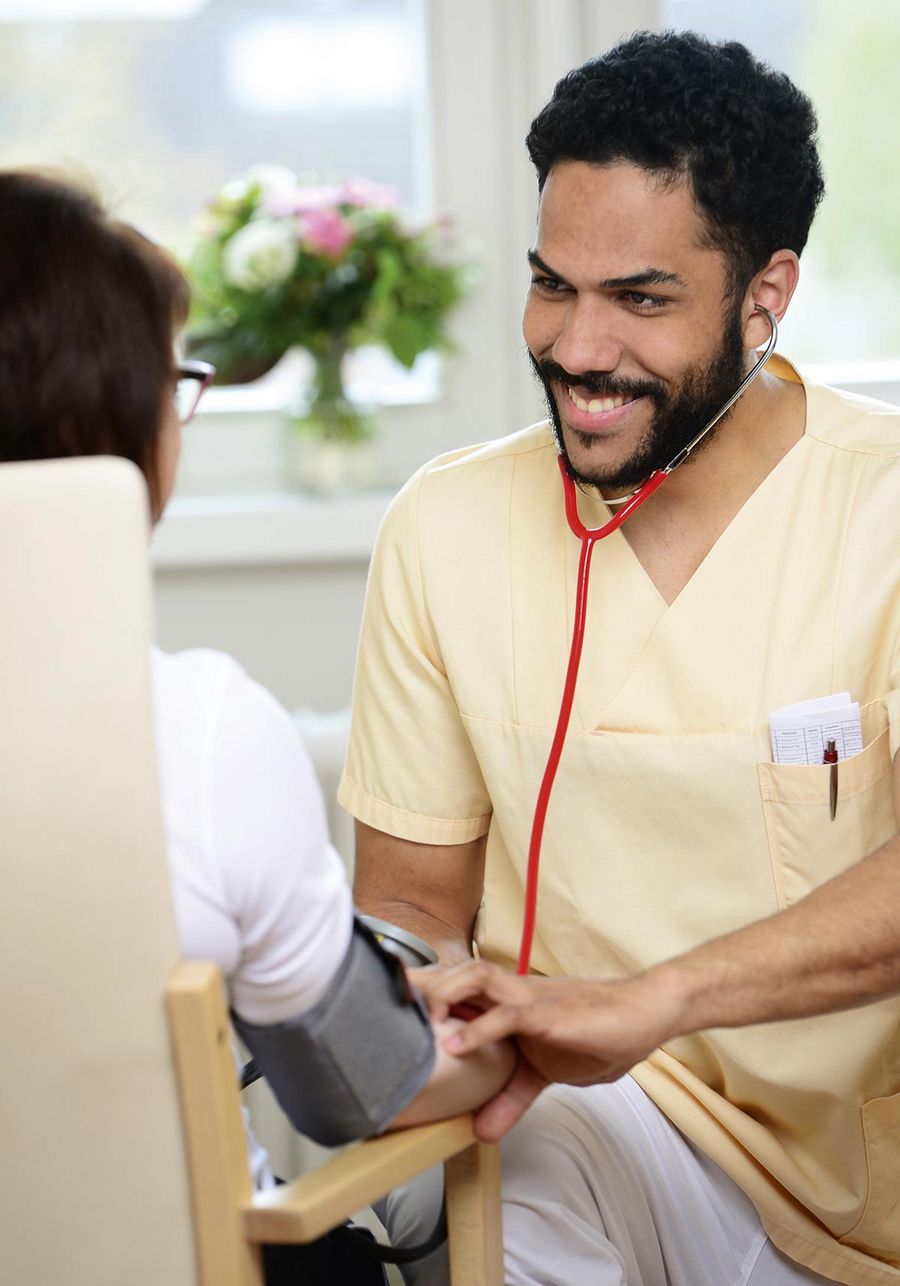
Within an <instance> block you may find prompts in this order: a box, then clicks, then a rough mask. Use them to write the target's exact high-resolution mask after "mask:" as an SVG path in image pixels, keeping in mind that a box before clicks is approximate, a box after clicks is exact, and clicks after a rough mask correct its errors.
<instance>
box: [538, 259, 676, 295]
mask: <svg viewBox="0 0 900 1286" xmlns="http://www.w3.org/2000/svg"><path fill="white" fill-rule="evenodd" d="M528 262H529V263H530V264H531V266H532V268H540V270H541V272H545V273H546V274H547V276H548V277H555V278H556V280H557V281H563V280H564V278H562V277H561V276H560V275H559V273H558V272H556V270H555V269H553V268H551V267H550V265H549V264H548V263H545V262H544V260H543V259H542V258H541V256H540V255H539V254H538V253H537V251H536V250H529V251H528ZM597 286H598V287H599V289H600V290H638V289H640V287H642V286H680V287H681V288H682V289H686V288H687V282H686V281H684V279H683V278H681V277H679V276H678V274H677V273H674V272H667V271H666V270H665V269H664V268H645V269H644V270H643V272H636V273H633V274H632V275H631V276H630V277H607V278H606V280H605V281H598V282H597Z"/></svg>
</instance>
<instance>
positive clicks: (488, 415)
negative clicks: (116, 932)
mask: <svg viewBox="0 0 900 1286" xmlns="http://www.w3.org/2000/svg"><path fill="white" fill-rule="evenodd" d="M664 26H672V27H691V28H694V29H696V30H700V31H702V32H705V33H707V34H709V35H711V36H713V37H717V38H719V37H734V38H737V39H740V40H742V41H744V42H746V43H747V44H748V45H749V46H750V47H751V48H752V49H753V50H754V51H755V52H756V53H757V54H758V55H761V56H762V57H763V58H765V59H766V60H767V61H769V62H770V63H772V64H773V65H774V66H776V67H779V68H783V69H784V70H785V71H787V72H788V73H789V74H790V75H791V76H792V77H793V78H794V79H795V80H796V81H797V82H798V83H799V84H800V85H801V86H802V87H803V88H804V89H806V90H807V91H808V92H809V93H810V94H811V95H812V97H813V99H814V101H815V103H816V105H817V107H818V110H819V115H820V121H821V141H822V152H823V158H824V163H825V169H826V175H827V180H828V185H829V194H828V196H827V198H826V201H825V204H824V207H823V209H822V210H821V213H820V215H819V218H818V221H817V223H816V225H815V228H814V230H813V236H812V241H811V244H810V246H809V249H808V251H807V253H806V254H805V255H804V260H803V277H802V283H801V287H800V291H799V293H798V295H797V297H796V300H795V303H794V305H793V308H792V312H791V316H790V317H789V319H788V321H787V323H786V324H785V326H784V329H783V339H782V349H783V350H784V351H785V352H786V353H788V354H789V355H791V356H792V357H793V358H794V359H795V360H796V361H798V362H800V363H801V364H803V365H804V366H807V367H809V366H810V365H811V366H812V367H813V368H814V369H815V372H816V373H817V374H823V373H824V374H825V375H826V376H827V377H828V378H830V379H831V380H832V382H835V383H844V384H848V385H851V386H853V387H860V388H869V389H872V390H874V391H876V392H878V393H879V394H881V395H883V396H891V397H892V396H894V392H895V389H896V388H897V384H896V380H897V379H898V377H900V291H898V289H897V286H898V281H900V238H898V237H897V235H896V232H895V227H894V224H895V217H896V211H897V210H898V209H900V149H897V148H896V147H895V146H893V139H892V137H891V135H892V132H893V131H892V126H893V123H894V122H895V121H896V120H897V119H898V116H900V80H898V78H897V76H896V67H897V65H898V62H900V5H897V4H896V2H895V0H857V2H856V3H854V4H853V5H850V4H848V3H846V2H845V0H757V3H755V4H754V5H752V6H737V5H723V4H721V3H717V0H630V2H623V0H255V2H254V3H251V2H250V0H0V69H2V76H0V85H2V91H0V114H2V116H0V122H2V128H0V162H2V164H4V165H11V164H16V163H28V164H32V163H35V162H50V163H54V164H59V165H63V166H66V167H67V168H69V169H75V170H77V171H81V172H85V173H87V174H89V175H91V176H92V177H93V179H94V180H95V181H96V183H97V185H98V186H99V188H100V190H101V192H102V193H103V195H104V196H105V197H106V199H107V200H108V201H109V202H111V203H112V204H113V206H114V207H115V208H116V209H117V210H118V211H120V213H121V215H122V217H123V218H127V219H129V220H132V221H134V222H136V223H137V224H138V225H139V226H140V227H142V228H143V229H144V230H145V231H146V232H148V233H149V234H150V235H151V236H153V237H155V238H157V239H159V240H162V241H164V242H166V243H167V244H169V245H171V246H173V247H175V248H176V249H183V248H184V247H186V245H187V244H188V240H189V237H190V233H191V228H192V226H193V225H194V224H195V222H196V219H197V216H198V213H199V212H200V211H201V210H202V208H203V206H204V203H205V202H206V201H207V200H208V198H209V197H210V196H211V194H212V193H213V192H215V191H216V190H217V189H218V188H219V187H221V185H222V184H223V183H224V182H226V181H227V180H228V179H230V178H231V177H232V176H233V175H235V174H237V173H239V172H241V171H243V170H245V169H246V168H247V167H249V166H252V165H256V164H259V163H263V162H266V163H271V164H276V165H281V166H288V167H290V168H291V169H292V170H294V171H295V172H297V173H298V174H300V175H303V176H313V175H315V176H319V177H324V178H326V179H331V178H342V177H345V176H347V175H362V176H365V177H366V178H368V179H370V180H372V181H374V182H376V183H379V184H388V185H390V186H392V187H393V188H394V189H396V191H397V192H398V193H399V197H400V200H401V202H402V204H403V206H404V207H405V209H406V210H408V211H409V212H411V214H414V215H415V216H417V217H419V218H422V219H427V218H432V217H436V216H441V217H446V218H447V219H448V220H449V221H450V224H451V227H452V229H453V232H454V235H455V237H456V239H457V242H458V244H459V246H460V247H461V248H462V250H463V252H464V253H465V255H466V256H467V257H468V258H470V259H471V260H472V261H473V262H474V263H476V265H477V276H476V280H475V283H474V285H473V287H472V288H471V290H470V292H469V294H468V296H467V298H466V301H465V303H464V304H463V306H462V307H461V308H460V309H458V310H457V311H456V312H455V313H454V314H453V317H452V320H451V329H452V332H453V337H454V340H455V345H456V352H455V353H454V354H453V355H450V356H441V357H440V358H438V357H435V356H434V355H433V354H426V355H425V356H424V357H423V358H421V359H419V361H418V362H417V363H416V365H415V366H414V367H413V369H412V371H410V372H407V371H405V370H403V369H402V368H400V367H399V366H397V365H396V364H394V363H392V362H390V361H388V360H387V359H386V358H385V357H384V356H383V354H380V353H375V354H369V355H368V358H367V359H366V360H363V361H362V362H361V365H360V366H359V369H358V370H357V372H356V377H357V382H358V383H360V382H361V383H362V384H364V385H365V389H366V395H367V396H368V397H369V398H370V399H371V400H373V401H374V402H375V403H377V405H378V408H379V409H378V417H379V432H378V435H377V450H378V467H377V474H376V477H375V482H374V485H371V486H370V487H369V488H368V489H367V490H363V491H356V492H351V491H349V490H348V491H346V492H342V489H341V487H340V485H338V486H337V487H336V488H335V490H334V492H333V493H332V494H327V495H309V494H305V493H303V492H301V491H298V490H297V488H296V485H295V483H294V482H293V481H292V479H291V477H290V476H289V473H288V471H287V470H286V468H285V448H284V435H283V425H282V407H283V404H284V399H285V390H286V388H287V385H288V382H289V380H293V379H295V378H296V375H295V373H294V372H295V368H294V367H292V366H291V362H290V359H286V363H287V364H286V365H285V363H282V364H281V365H280V367H279V368H277V369H276V370H275V371H274V372H272V374H271V375H270V376H266V377H265V379H263V380H262V381H260V382H258V383H256V384H250V385H246V386H242V387H239V388H216V389H213V390H212V391H211V392H210V393H209V394H208V395H207V398H206V400H205V403H204V404H203V409H202V411H201V413H200V414H199V416H198V417H197V419H196V421H195V422H194V423H193V424H192V425H191V427H190V429H189V432H188V438H187V441H186V449H185V458H184V468H183V474H182V480H181V484H180V487H179V492H178V495H177V498H176V500H175V502H174V503H173V505H172V506H171V508H170V511H169V513H168V515H167V517H166V519H165V521H164V523H163V525H162V527H161V529H160V531H159V532H158V535H157V539H156V542H155V550H154V558H155V564H156V574H157V583H158V631H159V639H160V642H161V643H162V645H163V646H164V647H167V648H171V649H176V648H181V647H187V646H197V645H206V646H213V647H220V648H224V649H225V650H227V651H229V652H232V653H234V654H235V655H236V656H237V657H238V658H239V659H240V660H242V661H243V662H244V664H245V665H246V666H247V668H248V669H249V670H250V671H251V673H253V674H254V675H256V676H257V677H259V678H260V679H261V681H262V682H264V683H266V684H267V685H268V686H269V687H271V688H272V689H273V690H274V691H275V692H276V693H277V695H278V696H279V697H280V698H281V700H282V701H283V702H284V703H285V704H286V705H287V706H289V707H290V708H293V709H297V708H303V709H306V710H308V711H312V712H314V713H320V714H331V713H333V712H337V711H340V710H342V709H344V708H345V707H346V706H347V704H348V702H349V698H350V685H351V676H352V667H353V658H354V651H355V644H356V635H357V630H358V624H359V617H360V611H361V605H362V595H363V590H364V584H365V576H366V568H367V563H368V558H369V553H370V550H371V546H372V540H373V538H374V535H375V531H376V529H377V526H378V522H379V520H380V518H381V515H382V513H383V511H384V508H385V506H386V504H387V503H388V501H389V499H390V496H391V494H392V493H393V491H394V490H395V489H396V487H397V486H398V485H400V484H401V483H402V481H403V480H404V479H405V478H406V477H408V476H409V474H410V473H411V472H412V471H413V470H414V469H415V468H417V467H418V465H419V464H420V463H422V462H423V461H424V460H426V459H428V458H429V457H431V456H433V455H434V454H436V453H437V452H439V451H443V450H446V449H449V448H452V447H455V446H459V445H462V444H467V443H471V442H477V441H481V440H484V439H486V438H490V437H494V436H497V435H500V434H503V433H506V432H509V431H511V430H513V429H516V428H519V427H522V426H523V425H525V424H526V423H528V422H530V421H532V420H534V419H536V418H538V417H539V416H540V415H541V405H540V400H539V398H538V396H537V394H536V391H535V389H534V387H533V385H532V381H531V376H530V373H529V370H528V367H527V363H526V361H525V358H524V354H523V351H522V344H521V338H520V334H519V315H520V312H521V306H522V300H523V296H524V290H525V283H526V280H527V276H528V273H527V269H526V264H525V251H526V250H527V248H528V246H529V243H530V240H531V237H532V233H533V228H534V219H535V208H536V201H535V187H534V180H533V176H532V174H531V170H530V167H529V164H528V161H527V158H526V155H525V150H524V146H523V139H524V136H525V134H526V132H527V129H528V125H529V122H530V119H531V117H532V115H533V114H534V112H535V111H536V110H537V109H538V108H539V107H540V106H541V104H542V103H543V102H544V101H545V99H546V98H547V96H548V95H549V93H550V91H551V89H552V87H553V84H554V82H555V80H556V79H557V78H558V77H559V76H560V75H561V74H562V73H563V72H565V71H566V70H567V69H568V68H570V67H571V66H573V65H575V64H577V63H579V62H581V61H583V60H584V59H585V58H587V57H589V56H591V55H594V54H597V53H599V52H601V51H602V50H603V49H604V48H606V47H608V46H609V45H610V44H611V43H613V42H614V41H615V40H616V39H617V38H618V37H620V36H622V35H624V34H627V33H628V32H630V31H632V30H635V29H637V28H641V27H649V28H658V27H664ZM364 358H365V355H364ZM286 371H287V372H289V373H288V374H286V373H285V372H286ZM464 521H465V515H462V514H461V515H460V522H464ZM448 539H452V533H448Z"/></svg>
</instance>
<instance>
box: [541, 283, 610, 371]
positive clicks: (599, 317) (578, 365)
mask: <svg viewBox="0 0 900 1286" xmlns="http://www.w3.org/2000/svg"><path fill="white" fill-rule="evenodd" d="M622 350H623V344H622V341H621V339H620V338H619V337H618V335H617V334H616V330H615V326H614V318H613V317H612V316H611V310H610V309H608V308H606V307H603V306H602V305H601V304H598V303H597V302H595V301H584V302H582V301H581V300H577V301H575V302H574V303H573V304H572V306H571V308H569V309H568V311H567V313H566V317H565V319H564V321H563V325H562V329H561V330H560V332H559V334H558V335H557V337H556V340H555V342H554V344H553V349H552V356H553V360H554V361H555V362H558V363H559V365H560V366H562V367H564V368H565V370H567V371H568V372H569V373H570V374H572V375H579V374H580V373H581V372H582V371H614V370H615V369H616V368H617V367H618V365H619V363H620V361H621V360H622Z"/></svg>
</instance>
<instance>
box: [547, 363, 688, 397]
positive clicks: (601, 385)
mask: <svg viewBox="0 0 900 1286" xmlns="http://www.w3.org/2000/svg"><path fill="white" fill-rule="evenodd" d="M532 360H533V362H534V365H535V367H536V368H537V370H538V371H539V372H540V374H541V376H542V377H543V379H544V380H545V381H546V382H547V383H551V382H553V381H555V382H557V383H559V384H568V385H569V386H570V387H572V388H583V389H586V390H587V391H588V392H589V393H593V394H594V395H595V396H596V397H628V398H635V397H652V398H654V399H658V398H659V397H660V396H661V395H664V392H665V390H664V389H663V386H662V384H660V383H658V382H657V381H655V380H625V379H619V378H617V377H616V376H615V375H610V374H609V373H608V372H606V371H579V373H578V374H577V375H575V374H573V373H572V372H571V371H567V370H566V369H565V367H563V366H560V365H559V363H558V362H554V361H553V360H552V359H551V358H549V357H548V358H544V359H543V360H542V361H538V360H537V359H536V358H532Z"/></svg>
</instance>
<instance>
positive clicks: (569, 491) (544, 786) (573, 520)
mask: <svg viewBox="0 0 900 1286" xmlns="http://www.w3.org/2000/svg"><path fill="white" fill-rule="evenodd" d="M754 308H755V310H756V312H759V313H762V314H763V315H764V316H765V317H766V319H767V320H768V323H769V327H770V331H771V333H770V335H769V338H768V341H767V343H766V345H765V348H764V349H763V352H762V354H761V355H760V357H759V360H758V361H757V362H756V364H755V365H754V366H753V368H752V369H751V370H750V371H748V372H747V374H746V375H745V376H744V378H743V379H742V380H741V382H740V383H739V384H738V386H737V388H736V389H735V390H734V392H733V393H732V395H731V397H730V398H729V399H728V401H727V402H726V403H725V405H724V406H722V407H720V408H719V410H718V411H717V413H716V414H715V415H714V416H713V418H712V419H711V420H710V421H709V422H708V423H707V424H706V425H704V427H703V428H702V429H701V430H700V432H699V433H698V434H697V436H696V437H695V438H693V439H692V441H690V442H689V443H688V444H687V446H686V447H683V448H682V449H681V450H680V451H679V452H678V454H677V455H676V456H675V457H674V459H672V460H670V461H669V463H668V464H667V465H666V467H665V468H664V469H657V470H656V471H655V472H654V473H651V474H650V477H649V478H648V479H647V481H646V482H645V483H643V484H642V486H640V487H638V489H637V491H636V492H635V493H634V495H633V496H629V497H628V499H627V500H626V501H624V503H622V507H621V509H619V510H618V512H617V513H615V514H614V515H613V516H612V518H610V520H609V522H606V523H604V524H603V526H602V527H594V528H590V527H585V525H584V523H583V522H582V521H581V519H580V518H579V517H578V505H577V503H576V496H575V483H574V482H573V481H572V479H571V477H570V476H569V470H568V467H567V466H566V462H565V460H564V459H563V457H562V456H560V457H559V459H558V461H557V463H558V464H559V471H560V473H561V474H562V480H563V493H564V495H565V500H566V521H567V522H568V524H569V528H570V530H571V531H572V534H573V535H575V536H577V537H578V539H579V540H580V541H581V558H580V559H579V562H578V584H577V588H576V591H575V622H574V624H573V626H572V646H571V648H570V650H569V664H568V668H567V669H566V681H565V684H564V685H563V696H562V704H561V705H560V707H559V717H558V718H557V721H556V732H555V733H554V734H553V744H552V745H551V747H550V754H549V756H548V758H547V766H546V767H545V769H544V776H543V778H542V779H541V786H540V790H539V791H538V797H537V803H536V805H535V809H534V821H533V822H532V824H531V840H530V842H529V845H528V869H527V873H526V876H525V911H524V915H523V920H522V938H521V942H520V945H519V961H518V964H517V965H516V973H518V974H526V973H528V968H529V965H530V962H531V946H532V942H533V941H534V925H535V917H536V915H537V895H538V868H539V866H540V860H541V840H542V838H543V835H544V823H545V822H546V820H547V805H548V804H549V803H550V792H551V790H552V789H553V781H554V778H555V777H556V770H557V768H558V767H559V760H560V756H561V755H562V751H563V745H564V744H565V740H566V732H567V731H568V727H569V716H570V714H571V713H572V701H573V699H574V697H575V683H576V680H577V678H578V663H579V662H580V660H581V649H582V646H583V645H584V626H585V620H586V617H587V597H588V580H589V578H590V572H591V554H592V553H593V551H594V546H595V545H596V543H597V541H598V540H603V538H604V537H605V536H611V535H612V533H613V532H614V531H617V530H618V528H619V527H621V526H622V523H623V522H624V521H625V519H626V518H628V517H630V515H631V514H633V513H634V511H635V509H638V508H639V507H640V506H641V505H642V504H643V503H644V501H645V500H649V499H650V497H651V496H652V495H653V493H654V491H656V489H657V488H658V487H660V486H662V484H663V483H664V482H665V480H666V478H668V476H669V474H670V473H671V472H672V471H673V469H677V468H678V466H679V465H680V464H683V463H684V461H685V460H686V459H687V457H688V456H689V455H690V454H691V452H692V451H693V450H694V448H695V447H696V446H697V445H698V444H699V443H700V442H702V440H703V439H704V438H705V437H706V435H707V434H708V433H709V432H710V430H711V429H713V428H714V427H715V426H716V425H717V424H718V423H719V421H720V420H721V419H722V417H723V416H724V415H725V414H726V412H728V411H729V410H730V409H731V407H732V406H734V404H735V402H736V401H737V400H738V398H739V397H740V396H741V395H742V394H743V393H744V392H745V391H746V389H747V388H748V387H749V385H750V384H752V382H753V381H754V380H755V379H756V377H757V375H759V373H760V371H761V370H762V369H763V367H764V366H765V364H766V362H767V361H768V360H769V358H770V357H771V356H772V354H773V352H774V351H775V345H776V343H777V342H778V320H777V318H776V317H775V315H774V313H771V312H770V311H769V309H768V308H765V307H763V305H762V304H755V305H754Z"/></svg>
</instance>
